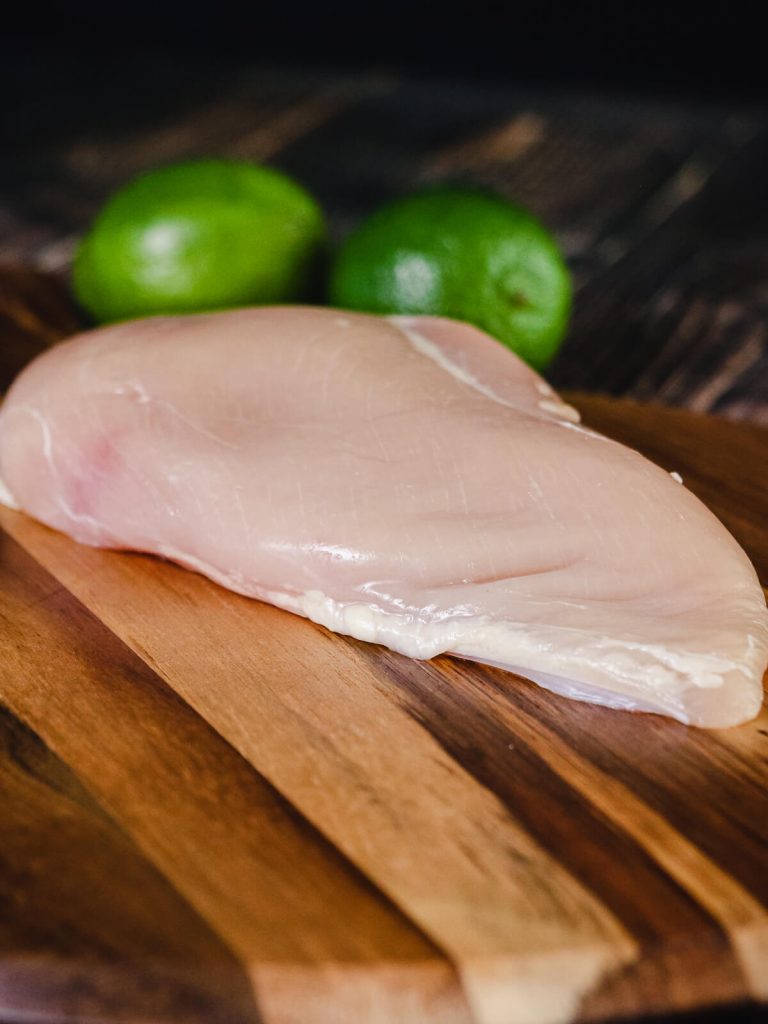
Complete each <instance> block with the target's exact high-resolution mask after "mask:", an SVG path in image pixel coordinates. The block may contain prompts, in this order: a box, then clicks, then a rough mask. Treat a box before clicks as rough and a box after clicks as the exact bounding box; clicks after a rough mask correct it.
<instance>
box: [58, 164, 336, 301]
mask: <svg viewBox="0 0 768 1024" xmlns="http://www.w3.org/2000/svg"><path fill="white" fill-rule="evenodd" d="M324 241H325V225H324V221H323V215H322V213H321V211H320V208H319V206H318V205H317V203H316V202H315V201H314V199H313V198H312V197H311V196H310V195H308V193H307V192H305V191H304V189H303V188H301V186H300V185H298V184H296V182H294V181H292V180H291V179H290V178H288V177H286V176H285V175H284V174H281V173H279V172H278V171H274V170H271V169H270V168H267V167H261V166H258V165H256V164H251V163H247V162H244V161H236V160H196V161H191V162H187V163H181V164H174V165H172V166H169V167H163V168H160V169H158V170H155V171H150V172H149V173H147V174H144V175H142V176H140V177H139V178H136V179H134V180H133V181H132V182H130V183H129V184H128V185H126V186H125V187H124V188H122V189H121V190H120V191H119V192H117V193H116V194H115V195H114V196H113V197H112V198H111V199H110V200H109V202H108V203H107V204H106V206H105V207H104V208H103V210H102V211H101V213H100V214H99V216H98V217H97V219H96V222H95V223H94V225H93V227H92V228H91V230H90V232H89V233H88V234H87V235H86V236H85V238H84V239H83V241H82V243H81V246H80V249H79V251H78V253H77V256H76V260H75V267H74V287H75V293H76V295H77V298H78V299H79V301H80V302H81V303H82V305H83V306H84V307H85V308H86V309H87V310H88V311H89V312H90V313H91V314H92V315H93V316H94V317H95V318H96V319H97V320H100V321H112V320H124V319H128V318H131V317H139V316H148V315H150V314H154V313H192V312H197V311H203V310H213V309H226V308H228V307H232V306H243V305H251V304H254V305H257V304H262V303H272V302H275V303H279V302H293V301H298V300H301V299H304V298H306V297H307V293H308V290H309V289H310V287H311V284H312V279H313V276H314V274H315V271H316V267H317V261H318V256H319V254H320V252H321V250H322V248H323V245H324Z"/></svg>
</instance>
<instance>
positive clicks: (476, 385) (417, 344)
mask: <svg viewBox="0 0 768 1024" xmlns="http://www.w3.org/2000/svg"><path fill="white" fill-rule="evenodd" d="M386 319H387V320H388V321H389V322H390V323H391V324H394V326H395V327H397V328H398V330H399V331H400V332H401V333H402V334H403V335H404V336H405V337H406V338H407V339H408V341H410V343H411V345H413V347H414V348H415V349H416V351H417V352H419V353H421V355H423V356H426V357H427V358H428V359H431V360H432V362H433V363H437V365H438V366H440V367H442V369H443V370H445V371H446V372H447V373H449V374H450V375H451V376H452V377H454V378H455V379H456V380H458V381H461V383H462V384H467V385H468V386H469V387H471V388H473V389H474V390H475V391H479V392H480V394H481V395H485V396H486V398H490V399H491V400H492V401H494V402H498V403H499V405H506V406H507V408H509V409H516V410H518V411H521V410H520V409H519V407H518V406H517V405H515V404H514V403H513V402H508V401H507V399H506V398H502V396H501V395H499V394H498V393H497V392H496V391H494V390H493V388H490V387H488V385H487V384H483V382H482V381H479V380H478V379H477V377H475V376H473V375H472V374H471V373H469V371H468V370H466V369H465V368H464V367H463V366H459V365H458V363H455V362H454V361H453V360H452V359H449V358H448V356H447V355H446V354H445V352H443V350H442V349H441V348H440V346H439V345H437V344H435V342H434V341H430V339H429V338H425V337H424V335H423V334H421V333H420V332H419V331H418V330H416V328H415V327H414V318H413V317H410V316H388V317H387V318H386ZM536 389H537V391H538V392H539V394H540V395H555V392H554V391H553V390H552V388H551V387H550V386H549V384H547V383H546V382H545V381H537V382H536ZM538 406H539V408H540V409H541V411H542V412H546V413H549V414H550V415H553V416H559V417H562V419H563V420H566V421H568V422H569V423H578V422H579V421H580V420H581V416H580V415H579V413H578V411H577V410H576V409H574V408H573V406H571V405H566V403H565V402H561V401H560V400H559V399H557V398H555V399H549V400H544V401H540V402H539V403H538Z"/></svg>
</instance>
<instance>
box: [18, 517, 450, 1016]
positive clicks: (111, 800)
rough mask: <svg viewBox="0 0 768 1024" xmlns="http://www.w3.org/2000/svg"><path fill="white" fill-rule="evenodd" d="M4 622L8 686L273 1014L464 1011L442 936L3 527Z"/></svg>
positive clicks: (20, 706) (204, 966) (32, 721)
mask: <svg viewBox="0 0 768 1024" xmlns="http://www.w3.org/2000/svg"><path fill="white" fill-rule="evenodd" d="M51 536H52V537H53V535H51ZM62 539H63V538H59V537H56V538H55V540H57V541H59V540H62ZM0 621H2V623H3V626H4V628H3V629H2V631H0V695H1V696H2V699H3V700H4V701H6V702H7V704H8V705H9V706H11V707H12V708H13V709H14V710H15V711H16V712H17V713H18V714H20V715H21V716H23V718H24V719H25V720H26V721H27V722H29V723H30V724H31V725H32V727H33V728H34V729H35V730H36V731H37V732H38V734H39V735H40V736H42V737H44V738H45V740H46V741H47V742H48V743H49V744H50V746H51V747H52V748H53V749H54V750H56V751H57V752H58V753H59V754H60V756H61V757H63V758H64V759H65V760H66V761H67V762H68V763H69V764H70V765H72V766H73V767H74V768H75V769H76V770H77V772H78V774H79V776H80V777H81V779H82V780H83V781H84V782H85V783H86V785H87V786H88V788H89V789H90V790H91V792H93V793H94V794H95V795H96V796H97V797H98V798H99V800H101V801H102V802H103V804H104V805H105V806H106V807H108V808H109V810H110V812H111V814H112V815H113V816H114V817H115V819H116V820H118V821H119V822H120V823H121V825H122V826H123V828H124V829H125V830H126V832H127V833H128V834H130V835H131V836H132V837H133V839H134V841H135V842H136V844H137V845H138V846H139V847H141V849H142V850H143V851H144V852H145V854H146V855H147V856H148V858H149V859H150V860H152V862H153V863H154V864H156V865H157V867H159V868H160V870H161V871H162V872H163V874H164V875H165V877H166V878H167V879H169V880H170V882H171V883H172V884H173V885H174V887H175V888H176V889H177V890H178V891H179V893H181V894H182V895H183V896H184V897H185V899H186V900H187V901H188V902H189V903H190V904H191V905H192V906H194V907H195V908H196V909H197V910H198V911H199V913H200V914H201V915H202V917H204V918H205V919H206V920H207V921H208V922H209V923H210V925H211V926H212V928H213V929H214V931H216V932H217V933H218V934H219V935H220V936H221V937H222V938H223V939H224V940H225V942H226V943H227V944H228V945H229V947H230V948H231V949H232V950H234V951H235V952H236V953H237V955H238V956H239V958H240V960H241V961H242V963H243V964H244V965H245V968H246V970H247V972H248V973H249V974H250V977H251V979H252V981H253V983H254V987H255V991H256V994H257V997H258V1003H259V1007H260V1010H261V1013H262V1017H263V1019H264V1021H265V1022H267V1024H269V1022H280V1024H306V1022H307V1021H308V1020H311V1021H313V1022H320V1024H324V1022H327V1024H341V1022H342V1021H350V1022H355V1024H356V1022H358V1021H366V1022H368V1021H370V1022H372V1024H388V1022H391V1021H394V1020H397V1021H403V1022H412V1024H424V1022H430V1021H435V1022H438V1024H468V1011H467V1008H466V1005H465V1003H464V1000H463V997H462V995H461V993H460V991H459V987H458V984H457V981H456V977H455V974H454V973H453V972H452V970H451V968H450V967H449V965H448V964H447V963H446V961H445V960H444V959H443V958H442V957H441V956H440V955H439V953H438V952H437V951H436V949H435V948H434V947H433V946H432V945H431V944H430V943H429V942H428V941H427V940H426V939H424V938H423V937H422V936H421V935H420V934H419V933H418V931H416V929H414V928H413V927H412V926H411V925H410V924H409V923H408V922H407V921H405V919H404V918H402V916H401V915H400V914H399V913H398V912H397V911H396V910H394V909H393V908H392V907H391V906H389V905H388V904H387V902H386V901H385V900H383V899H381V898H380V897H379V896H378V894H376V893H375V891H374V890H373V889H372V888H371V887H370V886H369V885H368V884H367V883H366V882H365V881H364V880H363V879H361V878H360V877H359V876H358V875H357V873H356V872H355V871H354V870H353V869H351V868H350V867H349V866H348V865H347V864H345V862H344V861H343V858H341V857H340V856H339V855H338V854H337V853H336V852H335V851H334V850H333V849H332V848H331V847H330V846H329V845H328V844H327V843H326V842H325V841H324V840H323V839H322V838H321V837H320V836H318V835H317V834H316V833H314V831H313V830H312V829H311V828H309V827H308V826H307V825H306V824H305V823H304V822H302V821H301V820H300V819H298V817H297V816H296V815H295V813H294V812H293V811H292V810H291V809H290V808H288V807H287V806H286V805H285V804H284V802H283V801H282V800H281V799H280V798H279V797H278V796H277V795H276V794H275V793H274V792H273V791H272V790H271V788H270V787H269V786H268V785H267V784H266V783H265V782H264V781H263V780H262V779H261V778H260V777H259V776H258V775H257V774H256V772H254V771H253V769H252V768H251V767H250V766H249V765H248V764H247V763H246V762H245V761H244V760H243V759H242V758H241V757H240V756H239V755H238V754H236V753H235V751H234V750H232V748H231V747H229V746H228V745H227V744H226V743H225V742H224V741H223V740H221V738H220V737H219V736H218V735H217V734H216V733H215V732H213V730H211V729H210V728H209V727H208V726H206V724H205V723H204V722H203V721H202V720H201V719H200V718H199V717H198V716H197V715H196V714H195V713H194V712H193V711H191V709H190V708H188V707H186V706H185V705H184V704H183V703H182V702H181V701H179V700H178V698H177V697H176V696H175V695H174V694H173V693H172V692H171V691H169V690H167V688H166V687H165V686H164V685H163V684H162V682H161V681H160V680H159V679H158V678H157V677H156V676H155V675H154V674H153V673H152V672H151V671H150V670H149V669H148V668H147V667H146V665H144V664H143V662H141V661H140V660H139V659H138V658H137V657H135V656H134V655H133V654H132V653H131V652H130V651H129V650H128V649H127V648H126V647H125V646H124V645H123V644H121V643H120V642H119V641H118V640H117V639H116V638H115V637H114V636H113V635H112V634H111V633H109V631H108V630H106V629H105V628H104V627H102V626H101V625H100V624H99V623H98V622H96V621H95V620H94V619H93V618H92V616H91V615H89V614H88V612H87V611H86V610H85V609H84V608H82V606H79V605H78V603H77V602H76V601H74V600H73V599H72V597H71V595H69V594H68V592H67V591H66V590H64V589H63V588H62V587H61V585H60V584H59V583H57V582H56V581H55V580H54V579H53V577H51V576H49V575H48V573H46V572H44V571H43V570H42V569H41V568H40V567H39V566H37V564H36V563H35V562H34V561H33V560H32V559H31V558H30V557H29V555H27V554H26V553H25V552H23V551H22V550H21V549H20V548H18V546H17V545H16V544H15V543H14V542H13V541H12V540H10V538H8V537H2V546H1V547H0ZM263 729H264V723H259V725H258V731H263ZM12 831H13V830H12ZM85 863H86V864H87V858H86V860H85ZM127 869H128V865H126V870H127ZM119 918H120V914H119V912H118V911H117V910H116V919H117V920H118V921H119ZM172 924H173V922H171V925H172ZM161 936H162V933H161ZM161 936H160V937H161ZM213 967H215V965H214V964H210V965H208V964H206V962H205V958H204V957H201V969H202V970H206V969H209V968H213ZM225 1009H226V1006H225ZM231 1011H232V1007H230V1008H229V1012H231Z"/></svg>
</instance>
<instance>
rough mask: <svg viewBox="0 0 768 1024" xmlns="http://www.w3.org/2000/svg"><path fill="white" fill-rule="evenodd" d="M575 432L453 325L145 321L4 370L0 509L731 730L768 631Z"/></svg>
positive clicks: (537, 675)
mask: <svg viewBox="0 0 768 1024" xmlns="http://www.w3.org/2000/svg"><path fill="white" fill-rule="evenodd" d="M577 421H578V416H577V414H576V413H575V412H574V410H572V409H571V408H570V407H568V406H566V405H564V404H563V403H562V402H561V401H560V400H559V399H558V397H557V396H556V395H555V394H554V393H553V392H552V390H551V388H549V386H548V385H547V384H546V383H545V382H544V381H543V380H542V379H541V378H540V377H539V376H538V375H537V374H536V373H534V372H533V371H532V370H531V369H529V368H528V367H527V366H525V364H523V363H522V362H521V361H520V360H519V359H517V358H516V357H515V356H514V355H513V354H512V353H511V352H509V351H508V350H507V349H505V348H504V347H503V346H501V345H500V344H498V342H496V341H494V340H493V339H491V338H490V337H488V336H487V335H485V334H483V333H482V332H480V331H478V330H476V329H474V328H472V327H469V326H467V325H464V324H460V323H456V322H454V321H450V320H442V319H437V318H427V317H420V318H402V317H393V318H389V319H386V318H380V317H375V316H367V315H362V314H352V313H344V312H339V311H336V310H328V309H314V308H310V307H296V308H291V307H282V308H281V307H274V308H272V307H264V308H258V309H242V310H235V311H231V312H224V313H212V314H202V315H195V316H185V317H157V318H152V319H148V320H141V321H134V322H128V323H123V324H119V325H117V326H112V327H107V328H103V329H100V330H96V331H92V332H89V333H85V334H81V335H79V336H78V337H75V338H73V339H71V340H70V341H67V342H65V343H63V344H60V345H57V346H56V347H54V348H52V349H50V350H49V351H47V352H46V353H44V354H43V355H41V356H40V357H39V358H37V359H36V360H35V361H34V362H33V363H32V364H30V365H29V366H28V367H27V368H26V369H25V370H24V372H23V373H22V374H21V375H20V377H19V378H18V379H17V381H16V382H15V384H14V385H13V387H12V388H11V390H10V392H9V393H8V395H7V397H6V400H5V402H4V403H3V406H2V409H0V478H1V479H2V484H0V495H1V496H2V497H3V500H4V501H5V502H6V503H7V504H11V505H14V506H16V507H18V508H20V509H22V510H23V511H24V512H26V513H28V514H29V515H31V516H34V517H35V518H37V519H39V520H41V521H42V522H43V523H46V524H47V525H49V526H51V527H53V528H55V529H57V530H61V531H63V532H65V533H67V534H70V535H71V536H72V537H74V538H75V539H76V540H78V541H80V542H82V543H85V544H91V545H96V546H101V547H110V548H122V549H130V550H137V551H145V552H150V553H153V554H156V555H159V556H162V557H164V558H167V559H170V560H172V561H174V562H178V563H180V564H181V565H184V566H187V567H188V568H190V569H194V570H196V571H198V572H201V573H204V574H205V575H206V576H209V577H210V578H211V579H213V580H215V581H217V582H218V583H220V584H222V585H223V586H225V587H229V588H230V589H231V590H235V591H238V592H239V593H242V594H247V595H249V596H252V597H255V598H259V599H261V600H264V601H269V602H271V603H273V604H276V605H279V606H280V607H283V608H287V609H290V610H291V611H293V612H296V613H298V614H301V615H305V616H307V617H308V618H310V619H312V620H314V621H315V622H319V623H322V624H323V625H325V626H327V627H328V628H329V629H331V630H335V631H336V632H339V633H345V634H349V635H352V636H355V637H358V638H359V639H362V640H367V641H371V642H375V643H380V644H384V645H385V646H387V647H390V648H392V649H393V650H396V651H400V652H402V653H404V654H406V655H409V656H411V657H414V658H430V657H433V656H434V655H436V654H439V653H442V652H449V653H452V654H455V655H459V656H462V657H465V658H471V659H475V660H477V661H482V662H487V663H490V664H493V665H498V666H501V667H503V668H507V669H510V670H511V671H513V672H515V673H518V674H520V675H523V676H526V677H528V678H530V679H532V680H534V681H536V682H538V683H539V684H541V685H543V686H546V687H548V688H550V689H553V690H556V691H558V692H560V693H562V694H565V695H566V696H569V697H574V698H577V699H580V700H588V701H593V702H595V703H600V704H606V705H609V706H612V707H617V708H626V709H634V710H646V711H656V712H661V713H663V714H666V715H671V716H672V717H674V718H676V719H678V720H680V721H682V722H686V723H690V724H695V725H701V726H713V727H718V726H727V725H733V724H737V723H739V722H744V721H747V720H749V719H751V718H752V717H754V716H755V715H756V714H757V712H758V710H759V708H760V704H761V699H762V674H763V671H764V669H765V666H766V661H767V660H768V613H767V612H766V606H765V600H764V596H763V592H762V590H761V588H760V585H759V583H758V580H757V577H756V575H755V571H754V569H753V567H752V565H751V564H750V562H749V560H748V558H747V557H746V555H745V554H744V552H743V551H742V549H741V548H740V547H739V545H738V544H737V543H736V541H735V540H734V539H733V538H732V537H731V535H730V534H729V533H728V532H727V531H726V530H725V528H724V527H723V526H722V525H721V523H720V522H719V521H718V520H717V519H716V518H715V517H714V516H713V515H712V514H711V513H710V512H709V511H708V510H707V509H706V508H705V507H704V505H703V504H702V503H701V502H700V501H699V500H698V499H697V498H695V497H694V496H693V495H692V494H691V493H690V492H689V491H688V490H686V488H685V486H683V485H681V483H680V482H679V481H678V480H677V479H675V478H674V477H673V476H671V475H670V474H668V473H667V472H665V471H664V470H662V469H660V468H659V467H657V466H655V465H653V464H652V463H651V462H649V461H648V460H647V459H645V458H643V457H642V456H641V455H639V454H638V453H636V452H634V451H631V450H630V449H628V448H626V447H624V446H622V445H620V444H617V443H615V442H613V441H610V440H608V439H606V438H604V437H602V436H601V435H599V434H596V433H594V432H592V431H590V430H586V429H584V428H582V427H581V426H580V425H579V424H578V422H577ZM509 685H510V686H514V685H515V680H514V679H513V678H512V677H510V680H509Z"/></svg>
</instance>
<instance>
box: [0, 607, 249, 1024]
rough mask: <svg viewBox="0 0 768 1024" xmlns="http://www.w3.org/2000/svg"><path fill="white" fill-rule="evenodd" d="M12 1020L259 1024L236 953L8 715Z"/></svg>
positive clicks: (2, 946) (7, 992)
mask: <svg viewBox="0 0 768 1024" xmlns="http://www.w3.org/2000/svg"><path fill="white" fill-rule="evenodd" d="M2 621H3V626H4V627H5V620H2ZM3 632H5V629H3ZM24 683H25V684H26V685H29V680H28V678H25V679H24ZM201 963H203V964H205V966H206V969H205V970H204V971H201V970H200V964H201ZM8 1017H18V1018H19V1019H21V1018H24V1019H26V1020H27V1021H32V1020H35V1021H36V1020H48V1021H60V1022H63V1021H73V1022H74V1021H82V1020H87V1019H92V1020H110V1021H119V1022H125V1024H133V1022H137V1021H148V1020H152V1021H158V1022H161V1021H162V1022H165V1021H167V1022H171V1021H178V1022H183V1024H202V1022H204V1021H210V1022H212V1024H213V1022H217V1024H255V1022H256V1021H257V1020H258V1015H257V1013H256V1008H255V1006H254V1004H253V999H252V993H251V989H250V986H249V985H248V983H247V980H246V978H245V975H244V973H243V971H242V969H241V968H240V965H239V964H238V963H237V961H236V960H235V958H234V956H233V955H232V954H231V953H230V951H229V950H228V949H227V948H226V946H224V945H223V944H222V943H221V942H220V940H219V939H218V938H217V937H216V935H215V934H214V933H213V932H212V931H211V930H210V929H209V928H208V927H207V925H206V924H205V923H204V922H203V920H202V919H201V918H199V917H198V916H197V915H196V914H195V912H194V911H193V910H191V909H190V907H189V906H188V905H187V904H186V903H185V902H184V901H183V900H182V899H180V897H179V896H178V894H177V893H176V892H175V890H174V889H173V888H172V887H171V886H170V885H169V884H168V882H167V881H166V880H165V879H164V878H163V877H162V875H160V874H159V873H158V872H157V871H156V870H155V869H154V868H153V867H152V865H151V864H150V863H149V862H148V861H146V860H145V859H144V858H143V857H142V855H141V854H140V852H139V851H138V849H137V848H136V846H134V844H133V843H132V842H131V841H130V839H129V838H128V836H127V835H126V834H125V833H124V832H122V831H121V830H120V829H119V828H118V827H117V826H116V825H115V823H114V821H113V820H112V819H110V818H109V817H108V816H107V815H106V814H105V813H104V812H103V810H102V809H101V808H100V807H99V806H98V805H97V804H95V803H94V802H93V800H92V799H91V798H90V796H89V795H88V794H87V793H86V792H85V791H84V790H83V788H82V786H81V785H80V783H79V781H78V780H77V779H76V778H75V777H74V776H73V775H72V774H71V773H70V771H69V770H68V769H67V768H66V767H65V766H64V764H63V763H62V762H61V761H59V760H58V759H57V758H56V757H55V755H53V754H52V753H51V752H50V750H48V749H47V748H46V747H45V746H44V745H43V744H42V743H41V742H40V740H39V739H38V738H37V737H36V736H35V735H34V734H33V733H31V732H30V731H29V730H28V729H27V728H26V727H25V726H23V725H22V724H21V722H19V721H18V720H17V719H15V718H14V717H13V716H12V715H11V714H10V713H9V712H8V711H6V710H4V709H2V708H0V1018H2V1019H6V1018H8Z"/></svg>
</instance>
